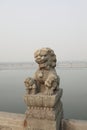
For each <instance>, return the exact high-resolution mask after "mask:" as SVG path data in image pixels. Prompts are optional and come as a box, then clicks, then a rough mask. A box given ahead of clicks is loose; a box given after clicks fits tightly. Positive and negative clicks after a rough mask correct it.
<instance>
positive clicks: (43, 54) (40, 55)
mask: <svg viewBox="0 0 87 130" xmlns="http://www.w3.org/2000/svg"><path fill="white" fill-rule="evenodd" d="M34 57H35V61H36V62H37V63H38V64H42V63H45V62H47V61H48V59H49V55H48V52H47V50H46V49H41V50H37V51H36V52H35V55H34Z"/></svg>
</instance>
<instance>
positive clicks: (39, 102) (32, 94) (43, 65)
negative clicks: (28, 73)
mask: <svg viewBox="0 0 87 130" xmlns="http://www.w3.org/2000/svg"><path fill="white" fill-rule="evenodd" d="M35 60H36V62H37V63H38V64H39V69H38V70H37V71H36V73H35V75H34V77H33V78H30V77H29V78H27V79H26V80H25V86H26V90H27V93H26V95H25V97H24V101H25V103H26V105H27V110H26V118H25V120H26V121H27V127H26V130H60V126H61V119H62V118H63V105H62V102H61V97H62V93H63V90H62V89H60V88H59V82H60V79H59V76H58V75H57V73H56V71H55V66H56V56H55V54H54V51H53V50H52V49H50V48H42V49H41V50H38V51H36V52H35Z"/></svg>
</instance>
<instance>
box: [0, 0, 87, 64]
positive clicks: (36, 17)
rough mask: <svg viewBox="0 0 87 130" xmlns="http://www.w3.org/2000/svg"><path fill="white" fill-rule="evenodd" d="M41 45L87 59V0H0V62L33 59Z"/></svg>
mask: <svg viewBox="0 0 87 130" xmlns="http://www.w3.org/2000/svg"><path fill="white" fill-rule="evenodd" d="M42 47H51V48H52V49H53V50H54V51H55V53H56V55H57V59H58V60H59V61H65V60H70V61H72V60H86V61H87V0H0V62H15V61H17V62H20V61H34V58H33V53H34V51H35V50H37V49H38V48H42Z"/></svg>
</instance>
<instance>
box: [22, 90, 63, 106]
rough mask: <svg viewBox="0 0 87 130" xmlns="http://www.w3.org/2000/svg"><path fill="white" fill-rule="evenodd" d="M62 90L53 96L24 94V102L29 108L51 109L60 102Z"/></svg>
mask: <svg viewBox="0 0 87 130" xmlns="http://www.w3.org/2000/svg"><path fill="white" fill-rule="evenodd" d="M62 93H63V91H62V89H59V91H57V92H56V94H54V95H47V96H46V95H44V94H41V93H38V94H35V95H29V94H26V95H25V97H24V101H25V103H26V104H27V106H29V107H48V108H53V107H54V106H55V105H56V104H57V103H58V102H59V100H60V98H61V96H62Z"/></svg>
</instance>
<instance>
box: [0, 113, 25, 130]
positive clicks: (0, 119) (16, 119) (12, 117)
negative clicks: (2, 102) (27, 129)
mask: <svg viewBox="0 0 87 130" xmlns="http://www.w3.org/2000/svg"><path fill="white" fill-rule="evenodd" d="M23 123H24V115H22V114H14V113H7V112H0V130H24V126H23Z"/></svg>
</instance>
